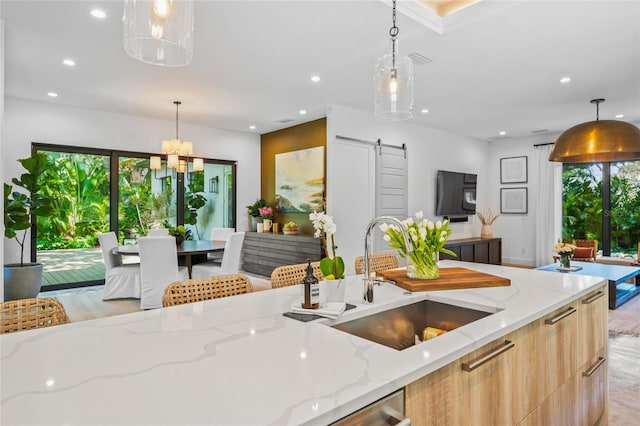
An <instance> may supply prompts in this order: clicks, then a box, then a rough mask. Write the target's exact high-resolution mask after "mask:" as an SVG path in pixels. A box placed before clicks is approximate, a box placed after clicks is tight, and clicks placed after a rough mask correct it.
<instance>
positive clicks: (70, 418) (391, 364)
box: [0, 261, 606, 425]
mask: <svg viewBox="0 0 640 426" xmlns="http://www.w3.org/2000/svg"><path fill="white" fill-rule="evenodd" d="M441 266H442V267H446V266H451V267H453V266H455V267H465V268H469V269H474V270H477V271H481V272H485V273H488V274H493V275H499V276H502V277H506V278H509V279H510V280H511V285H510V286H508V287H495V288H483V289H469V290H453V291H439V292H422V293H413V294H411V293H407V292H405V291H404V290H402V289H401V288H398V287H395V286H392V285H388V284H383V285H382V286H379V287H376V288H375V299H374V304H372V305H362V304H361V290H362V285H361V281H360V278H359V277H349V279H348V281H349V282H348V287H347V295H346V301H347V302H349V303H352V304H355V305H356V308H355V309H353V310H349V311H347V312H345V313H344V314H343V315H342V317H341V318H340V319H338V320H335V321H333V320H329V319H322V320H316V321H312V322H307V323H304V322H300V321H296V320H294V319H290V318H287V317H284V316H283V315H282V314H283V313H284V312H287V311H289V310H290V308H291V306H292V305H295V304H298V303H299V299H300V289H299V288H297V286H295V287H285V288H280V289H274V290H268V291H263V292H257V293H252V294H247V295H241V296H234V297H228V298H224V299H217V300H212V301H207V302H202V303H194V304H188V305H181V306H175V307H171V308H162V309H156V310H150V311H145V312H139V313H133V314H127V315H120V316H115V317H109V318H104V319H98V320H92V321H84V322H78V323H72V324H67V325H63V326H57V327H51V328H47V329H38V330H32V331H25V332H19V333H14V334H7V335H4V336H1V337H0V339H1V340H0V343H1V346H2V347H1V353H2V358H1V361H2V364H1V368H2V388H1V390H2V394H1V407H0V411H1V415H0V416H1V417H0V423H2V424H7V425H20V424H47V425H53V424H59V425H62V424H65V425H67V424H68V425H97V424H101V425H107V424H108V425H143V424H145V425H160V424H163V425H203V424H209V425H299V424H308V425H326V424H329V423H331V422H333V421H335V420H338V419H340V418H342V417H344V416H346V415H348V414H350V413H352V412H355V411H357V410H358V409H360V408H362V407H365V406H367V405H369V404H371V403H372V402H374V401H376V400H378V399H380V398H382V397H384V396H386V395H388V394H391V393H392V392H394V391H397V390H399V389H403V388H405V387H407V386H413V385H414V384H415V383H420V382H419V381H420V380H422V379H423V378H425V377H429V375H430V374H431V373H434V372H436V371H442V369H443V367H446V366H448V365H451V363H452V362H454V361H456V360H458V359H460V358H462V357H464V356H465V355H467V354H470V353H472V352H473V351H475V350H477V349H479V348H481V347H482V346H483V345H486V344H488V343H491V342H493V341H494V340H496V339H499V338H501V337H504V336H505V335H507V334H509V333H512V332H516V331H517V330H519V329H522V328H523V327H524V326H526V325H528V324H531V323H532V322H535V321H536V320H538V319H540V318H542V317H543V316H545V315H548V314H551V313H554V311H556V310H558V309H561V308H563V307H564V306H565V305H567V304H569V303H572V302H575V301H576V300H577V299H578V298H580V297H584V296H587V295H589V294H590V293H592V292H593V291H595V290H597V289H599V288H604V289H605V291H606V287H604V286H605V285H606V280H604V279H602V278H596V277H590V276H580V275H569V274H561V273H557V274H555V273H554V274H552V273H548V272H543V271H536V270H528V269H518V268H507V267H502V266H496V265H486V264H476V263H465V262H457V261H442V262H441ZM424 299H430V300H434V301H439V302H444V303H450V304H454V305H461V306H465V307H469V308H478V309H481V310H489V311H492V312H495V313H493V314H492V315H489V316H486V317H484V318H482V319H479V320H477V321H475V322H472V323H470V324H468V325H465V326H463V327H461V328H458V329H456V330H453V331H450V332H448V333H446V334H444V335H442V336H439V337H437V338H435V339H432V340H429V341H426V342H423V343H420V344H418V345H415V346H412V347H410V348H407V349H405V350H402V351H398V350H395V349H391V348H388V347H386V346H383V345H380V344H377V343H373V342H370V341H368V340H364V339H361V338H359V337H355V336H353V335H351V334H348V333H345V332H343V331H340V330H337V329H334V328H332V327H330V326H329V325H331V324H333V323H338V322H344V321H345V320H349V319H355V318H358V317H362V316H365V315H368V314H371V313H375V312H379V311H383V310H386V309H388V308H392V307H397V306H401V305H404V304H407V303H411V302H413V301H419V300H424ZM605 316H606V311H605ZM605 346H606V345H605ZM573 352H575V348H574V351H573ZM412 420H413V421H415V420H419V419H412ZM415 424H417V423H415Z"/></svg>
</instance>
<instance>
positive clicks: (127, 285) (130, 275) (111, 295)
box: [98, 232, 141, 300]
mask: <svg viewBox="0 0 640 426" xmlns="http://www.w3.org/2000/svg"><path fill="white" fill-rule="evenodd" d="M98 242H99V243H100V250H102V260H103V261H104V269H105V273H104V294H103V296H102V300H111V299H124V298H135V299H139V298H140V291H141V279H140V265H138V264H131V265H123V264H122V255H120V254H114V253H113V250H114V249H115V248H117V247H118V238H117V237H116V233H115V232H106V233H104V234H100V235H98Z"/></svg>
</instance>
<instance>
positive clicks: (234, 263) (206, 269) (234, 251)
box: [191, 232, 244, 278]
mask: <svg viewBox="0 0 640 426" xmlns="http://www.w3.org/2000/svg"><path fill="white" fill-rule="evenodd" d="M243 242H244V232H234V233H233V234H231V235H230V236H229V239H228V240H227V244H226V246H225V248H224V252H223V254H222V262H221V263H220V265H217V264H215V263H213V262H205V263H198V264H195V265H193V266H192V267H191V278H206V277H211V276H214V275H229V274H237V273H238V271H239V270H240V263H241V262H240V260H241V257H242V243H243Z"/></svg>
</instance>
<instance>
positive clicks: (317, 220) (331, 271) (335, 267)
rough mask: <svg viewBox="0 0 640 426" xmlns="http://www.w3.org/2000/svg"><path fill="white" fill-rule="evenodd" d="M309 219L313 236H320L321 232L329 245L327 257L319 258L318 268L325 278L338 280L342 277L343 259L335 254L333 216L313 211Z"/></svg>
mask: <svg viewBox="0 0 640 426" xmlns="http://www.w3.org/2000/svg"><path fill="white" fill-rule="evenodd" d="M309 219H310V220H311V222H313V229H315V233H314V235H313V236H314V237H315V238H320V237H321V236H322V235H323V234H324V237H325V241H326V242H327V244H329V246H330V248H331V249H330V250H329V251H328V253H327V255H328V257H325V258H323V259H322V260H320V270H321V271H322V275H324V277H325V279H327V280H338V279H342V278H344V261H343V260H342V258H341V257H340V256H337V255H336V249H337V248H338V246H336V239H335V238H336V237H335V235H336V228H337V227H336V224H335V223H334V222H333V217H331V216H328V215H327V214H325V212H319V213H318V212H313V213H311V214H310V215H309Z"/></svg>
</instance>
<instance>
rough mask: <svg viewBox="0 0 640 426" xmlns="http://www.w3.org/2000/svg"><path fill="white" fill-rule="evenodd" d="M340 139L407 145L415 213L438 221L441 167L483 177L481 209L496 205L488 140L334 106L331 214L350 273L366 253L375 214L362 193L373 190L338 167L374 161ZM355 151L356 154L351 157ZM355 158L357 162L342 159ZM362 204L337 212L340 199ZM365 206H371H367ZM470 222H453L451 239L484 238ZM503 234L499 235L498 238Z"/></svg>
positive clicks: (330, 152)
mask: <svg viewBox="0 0 640 426" xmlns="http://www.w3.org/2000/svg"><path fill="white" fill-rule="evenodd" d="M336 135H340V136H346V137H351V138H357V139H363V140H369V141H376V140H377V139H378V138H380V139H381V140H382V142H383V143H385V144H390V145H402V144H403V143H404V144H406V145H407V150H408V160H409V166H408V168H409V188H408V189H409V197H408V204H409V205H408V211H409V214H411V215H413V214H414V213H415V212H417V211H419V210H422V211H423V212H424V214H425V216H426V217H430V218H432V219H435V218H436V217H435V198H436V194H435V191H436V172H437V170H438V169H443V170H451V171H457V172H466V173H475V174H477V175H478V191H477V200H478V208H479V209H485V208H487V207H492V206H493V205H492V204H491V200H490V199H489V194H490V193H491V192H492V190H491V188H490V182H491V180H490V177H489V176H490V172H489V171H490V168H489V164H488V163H489V158H490V151H489V142H487V141H483V140H479V139H473V138H469V137H466V136H461V135H456V134H453V133H448V132H444V131H440V130H436V129H432V128H428V127H424V126H418V125H415V124H411V123H407V122H380V121H377V120H375V119H374V117H373V115H372V114H370V113H367V112H363V111H359V110H355V109H351V108H347V107H344V106H340V105H332V106H331V108H329V110H328V113H327V206H328V207H327V210H328V213H329V214H331V215H333V216H334V220H335V222H336V224H337V226H338V231H337V235H336V239H337V241H336V243H337V245H338V251H339V255H341V256H342V257H343V258H344V260H345V263H346V264H347V267H348V269H347V271H348V273H349V272H352V271H353V262H354V260H355V258H356V257H357V256H361V255H362V254H363V251H364V248H363V247H364V233H365V230H366V226H367V224H368V223H369V221H370V220H371V219H373V217H372V215H373V212H374V206H373V204H372V203H373V200H372V199H370V198H366V199H365V197H363V195H362V193H363V192H365V191H370V190H371V187H365V186H363V185H361V183H362V182H364V181H366V180H365V179H361V177H359V176H355V175H353V174H352V177H351V178H349V173H350V171H345V172H343V173H338V171H336V170H334V168H333V165H334V164H337V163H339V162H344V161H345V160H346V162H351V163H352V164H353V166H352V167H353V168H352V170H358V171H359V172H361V171H362V170H363V168H362V167H360V166H356V164H361V163H362V162H366V161H370V156H367V157H366V158H365V156H357V157H356V156H354V155H353V152H354V151H353V150H351V151H349V150H348V149H347V150H345V149H344V148H343V146H344V144H340V143H337V142H336V139H335V137H336ZM350 152H351V154H349V153H350ZM346 155H352V158H347V159H345V158H343V157H344V156H346ZM344 199H353V200H358V201H357V202H356V203H354V204H353V205H351V206H349V208H348V209H345V208H338V209H336V211H335V213H334V211H332V209H334V208H335V207H336V206H335V204H334V203H335V200H344ZM363 204H366V205H363ZM469 219H470V220H469V222H463V223H453V224H451V228H452V230H453V234H452V236H451V238H467V237H478V236H480V225H479V221H478V220H477V218H476V217H475V216H471V217H470V218H469ZM496 236H500V235H496Z"/></svg>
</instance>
